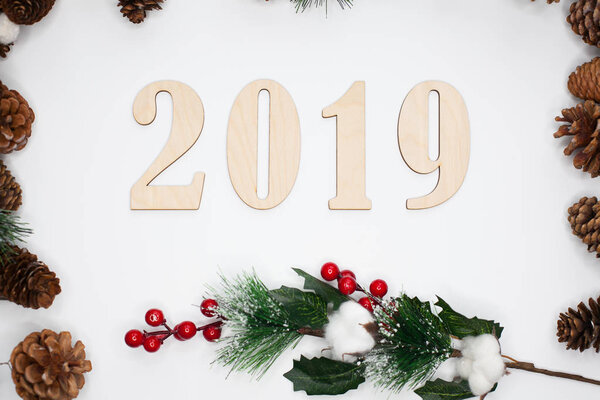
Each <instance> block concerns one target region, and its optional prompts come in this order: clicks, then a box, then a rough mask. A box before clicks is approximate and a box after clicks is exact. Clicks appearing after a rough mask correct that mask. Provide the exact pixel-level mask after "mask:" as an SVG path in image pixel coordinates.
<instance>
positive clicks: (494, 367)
mask: <svg viewBox="0 0 600 400" xmlns="http://www.w3.org/2000/svg"><path fill="white" fill-rule="evenodd" d="M473 370H475V371H479V372H481V373H482V374H483V375H485V377H486V378H487V379H488V380H490V381H492V382H494V383H495V382H498V381H499V380H500V378H502V377H503V376H504V372H505V370H506V366H505V364H504V360H502V357H500V356H499V355H498V356H496V355H491V356H489V357H484V358H480V359H477V360H475V361H474V362H473Z"/></svg>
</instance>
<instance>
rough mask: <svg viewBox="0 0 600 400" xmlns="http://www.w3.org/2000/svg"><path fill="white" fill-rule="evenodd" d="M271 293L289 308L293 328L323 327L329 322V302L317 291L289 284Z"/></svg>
mask: <svg viewBox="0 0 600 400" xmlns="http://www.w3.org/2000/svg"><path fill="white" fill-rule="evenodd" d="M269 293H270V294H271V296H272V297H273V298H274V299H275V300H277V301H278V302H280V303H281V304H282V305H283V307H284V308H285V309H286V310H287V312H288V313H289V315H290V322H291V323H292V324H294V325H295V326H293V328H296V329H299V328H313V329H321V328H323V325H325V324H326V323H327V322H328V319H327V303H325V301H324V300H323V299H322V298H321V297H320V296H319V295H317V294H315V293H312V292H303V291H302V290H300V289H296V288H290V287H287V286H282V287H281V288H280V289H275V290H271V291H270V292H269Z"/></svg>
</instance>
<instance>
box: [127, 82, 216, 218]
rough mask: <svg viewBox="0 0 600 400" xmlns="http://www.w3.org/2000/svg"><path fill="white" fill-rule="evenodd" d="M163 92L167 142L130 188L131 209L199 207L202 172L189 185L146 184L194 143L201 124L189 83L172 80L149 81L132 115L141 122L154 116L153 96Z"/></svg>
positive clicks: (201, 111)
mask: <svg viewBox="0 0 600 400" xmlns="http://www.w3.org/2000/svg"><path fill="white" fill-rule="evenodd" d="M160 92H167V93H169V94H170V95H171V98H172V99H173V124H172V127H171V133H170V135H169V140H168V141H167V144H166V145H165V147H164V148H163V149H162V151H161V152H160V154H159V155H158V157H156V160H154V162H153V163H152V164H151V165H150V167H149V168H148V169H147V170H146V172H145V173H144V175H142V177H141V178H140V180H139V181H137V182H136V183H135V184H134V185H133V186H132V188H131V209H132V210H194V209H198V208H199V207H200V200H201V198H202V189H203V187H204V173H203V172H196V173H195V174H194V179H193V180H192V183H191V185H187V186H150V183H151V182H152V181H153V180H154V179H155V178H156V177H157V176H158V175H159V174H160V173H161V172H163V171H164V170H165V169H167V168H168V167H169V166H170V165H171V164H173V163H174V162H175V161H177V159H178V158H179V157H181V156H182V155H183V154H185V152H187V151H188V150H189V149H190V148H191V147H192V146H193V145H194V143H196V140H198V138H199V137H200V133H202V126H203V125H204V107H203V105H202V100H200V97H198V95H197V94H196V92H194V90H193V89H192V88H190V87H189V86H187V85H185V84H183V83H181V82H175V81H160V82H155V83H151V84H150V85H148V86H146V87H145V88H144V89H142V90H141V91H140V93H139V94H138V95H137V97H136V98H135V101H134V103H133V116H134V118H135V120H136V121H137V122H138V123H139V124H141V125H149V124H151V123H152V122H153V121H154V119H155V118H156V96H157V95H158V93H160Z"/></svg>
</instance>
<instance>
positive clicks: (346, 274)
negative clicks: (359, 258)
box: [339, 269, 356, 280]
mask: <svg viewBox="0 0 600 400" xmlns="http://www.w3.org/2000/svg"><path fill="white" fill-rule="evenodd" d="M347 276H349V277H351V278H352V279H354V280H356V275H354V272H352V271H350V270H349V269H345V270H343V271H342V272H340V277H339V279H342V278H345V277H347Z"/></svg>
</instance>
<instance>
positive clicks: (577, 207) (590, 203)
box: [568, 197, 600, 258]
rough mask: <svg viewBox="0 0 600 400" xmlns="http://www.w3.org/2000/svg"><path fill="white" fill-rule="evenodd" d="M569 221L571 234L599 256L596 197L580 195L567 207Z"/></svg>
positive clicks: (599, 220)
mask: <svg viewBox="0 0 600 400" xmlns="http://www.w3.org/2000/svg"><path fill="white" fill-rule="evenodd" d="M568 212H569V217H568V220H569V223H570V224H571V229H572V230H573V234H574V235H575V236H577V237H578V238H580V239H581V240H582V241H583V243H585V244H587V245H588V251H589V252H590V253H593V252H595V253H596V257H598V258H600V246H598V244H599V243H600V234H599V232H600V204H599V203H598V199H597V198H596V197H589V198H588V197H582V198H581V199H580V200H579V202H578V203H575V204H573V205H572V206H571V207H569V210H568Z"/></svg>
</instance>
